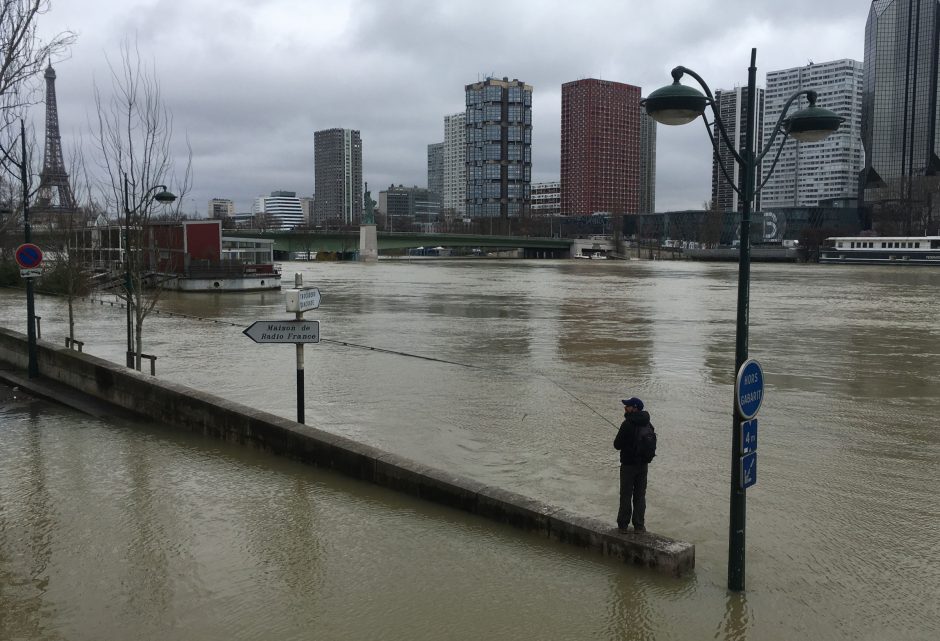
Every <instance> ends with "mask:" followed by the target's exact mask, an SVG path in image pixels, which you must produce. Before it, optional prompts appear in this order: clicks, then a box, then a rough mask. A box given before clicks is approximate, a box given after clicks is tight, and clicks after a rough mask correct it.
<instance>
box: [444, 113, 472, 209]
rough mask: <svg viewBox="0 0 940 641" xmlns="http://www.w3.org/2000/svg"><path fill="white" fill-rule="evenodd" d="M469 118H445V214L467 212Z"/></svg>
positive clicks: (461, 114) (464, 115) (464, 116)
mask: <svg viewBox="0 0 940 641" xmlns="http://www.w3.org/2000/svg"><path fill="white" fill-rule="evenodd" d="M466 119H467V116H466V114H465V113H459V114H453V115H451V116H444V193H443V194H441V201H442V202H441V207H442V208H443V211H444V212H445V213H449V212H453V213H454V214H456V215H458V216H463V215H464V214H465V213H466V211H467V205H466V200H467V128H466Z"/></svg>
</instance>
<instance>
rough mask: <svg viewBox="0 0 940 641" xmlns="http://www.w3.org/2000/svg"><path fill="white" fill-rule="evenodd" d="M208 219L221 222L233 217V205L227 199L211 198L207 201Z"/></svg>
mask: <svg viewBox="0 0 940 641" xmlns="http://www.w3.org/2000/svg"><path fill="white" fill-rule="evenodd" d="M207 213H208V218H214V219H216V220H222V219H223V218H231V217H232V216H234V215H235V203H234V202H233V201H232V200H229V199H228V198H211V199H210V200H209V209H208V210H207Z"/></svg>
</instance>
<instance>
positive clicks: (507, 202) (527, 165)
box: [466, 78, 532, 218]
mask: <svg viewBox="0 0 940 641" xmlns="http://www.w3.org/2000/svg"><path fill="white" fill-rule="evenodd" d="M466 97H467V111H466V134H467V139H466V167H467V192H466V214H467V215H468V216H469V217H471V218H514V217H518V216H525V215H528V213H529V207H530V198H531V193H530V184H531V180H532V87H531V86H529V85H527V84H525V83H524V82H521V81H519V80H515V79H514V80H509V79H508V78H503V79H502V80H497V79H495V78H487V79H486V80H484V81H483V82H477V83H474V84H472V85H467V86H466Z"/></svg>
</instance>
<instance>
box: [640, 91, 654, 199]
mask: <svg viewBox="0 0 940 641" xmlns="http://www.w3.org/2000/svg"><path fill="white" fill-rule="evenodd" d="M655 211H656V121H655V120H653V119H652V118H651V117H650V115H649V114H648V113H646V109H644V108H643V107H640V213H641V214H652V213H653V212H655Z"/></svg>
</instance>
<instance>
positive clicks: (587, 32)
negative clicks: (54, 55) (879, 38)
mask: <svg viewBox="0 0 940 641" xmlns="http://www.w3.org/2000/svg"><path fill="white" fill-rule="evenodd" d="M81 4H84V3H67V2H65V0H54V2H53V8H52V11H51V12H50V13H49V14H47V15H46V16H44V17H43V20H42V29H43V31H44V32H46V33H53V32H57V31H60V30H62V29H72V30H74V31H76V32H77V33H78V35H79V39H78V42H77V44H76V45H75V46H74V47H73V49H72V51H71V54H70V57H69V58H68V59H66V60H62V61H59V62H57V63H56V71H57V73H58V81H57V85H56V88H57V94H58V105H59V116H60V126H61V129H62V133H63V144H64V145H65V146H66V148H68V146H69V145H74V144H77V142H76V141H77V140H78V138H79V134H80V133H82V132H84V134H83V139H84V141H85V144H86V145H87V144H88V142H89V140H90V135H89V134H88V133H87V130H88V123H89V121H90V120H93V119H94V103H93V83H94V81H95V79H97V82H98V84H99V86H101V87H102V88H104V87H105V85H106V84H107V82H106V81H107V73H108V72H107V63H106V59H105V56H106V55H108V56H110V57H111V58H112V59H113V58H115V57H116V56H117V51H118V45H119V43H120V42H121V40H122V39H123V38H125V37H131V38H133V37H136V38H137V40H138V43H139V46H140V49H141V52H142V55H143V56H144V57H145V58H146V59H149V60H152V61H153V62H154V65H155V67H156V69H157V73H158V74H159V77H160V80H161V83H162V88H163V95H164V99H165V101H166V103H167V104H168V106H169V107H170V108H171V109H172V111H173V114H174V122H175V131H176V134H177V143H178V149H179V150H180V152H181V153H182V152H183V151H184V150H185V137H187V136H188V138H189V141H190V144H191V145H192V149H193V164H194V172H195V186H194V190H193V194H192V203H191V204H187V205H186V209H187V210H192V208H193V207H195V208H197V209H198V210H199V211H200V212H204V211H205V207H206V201H207V200H208V199H209V198H211V197H230V198H233V199H234V200H235V201H236V204H237V206H238V208H239V209H240V210H245V209H247V208H248V207H250V203H251V200H252V199H253V198H254V197H256V196H259V195H262V194H266V193H268V192H270V191H272V190H274V189H290V190H295V191H297V192H298V193H300V194H310V193H312V192H313V170H314V168H313V132H314V131H316V130H318V129H324V128H328V127H350V128H355V129H360V130H361V131H362V138H363V156H364V174H365V180H367V181H368V182H369V184H370V189H372V191H373V194H375V193H376V192H377V191H378V190H379V189H382V188H384V187H386V186H387V185H389V184H391V183H396V184H397V183H404V184H418V185H423V184H424V183H425V182H426V165H425V162H426V147H427V145H428V144H429V143H432V142H438V141H440V140H442V139H443V117H444V115H445V114H450V113H455V112H457V111H461V110H462V109H463V87H464V85H465V84H467V83H470V82H475V81H476V80H478V79H480V78H483V77H485V75H487V74H494V75H496V76H500V77H501V76H509V77H511V78H518V79H520V80H524V81H526V82H528V83H529V84H531V85H533V86H534V89H535V91H534V97H533V177H534V179H536V180H549V179H557V177H558V172H559V147H560V140H559V138H560V110H561V105H560V87H561V84H562V83H564V82H567V81H569V80H574V79H578V78H586V77H602V78H606V79H610V80H617V81H621V82H628V83H631V84H635V85H639V86H641V87H643V90H644V93H648V92H649V91H651V90H653V89H656V88H658V87H660V86H662V85H664V84H667V83H668V82H669V80H670V78H669V70H670V69H671V68H672V67H673V66H675V65H677V64H684V65H686V66H689V67H692V68H694V69H696V71H698V72H699V73H700V74H701V75H702V76H703V77H705V78H706V79H707V80H708V82H709V83H710V84H711V86H712V88H713V89H715V88H725V87H733V86H735V85H739V84H744V83H745V82H746V79H747V66H748V61H749V52H750V47H752V46H756V47H758V66H759V76H758V79H759V80H758V81H759V82H761V83H762V82H763V74H764V73H765V72H766V71H768V70H773V69H781V68H787V67H794V66H799V65H803V64H806V62H807V61H808V60H811V59H812V60H815V61H817V62H821V61H824V60H832V59H836V58H855V59H861V56H862V47H863V37H864V25H865V19H866V17H867V12H868V5H867V4H862V3H858V2H852V1H850V0H833V1H831V2H827V3H820V2H809V1H808V0H793V1H791V2H787V3H777V2H769V1H754V0H751V1H749V2H746V1H738V0H735V1H727V0H725V1H721V2H719V1H717V0H710V1H700V2H690V1H686V0H684V1H679V0H660V1H658V2H656V3H640V2H637V1H636V0H631V1H627V2H622V1H621V2H602V1H597V0H585V1H582V2H580V3H571V2H560V1H555V0H550V1H547V2H546V1H542V2H535V1H528V0H502V1H495V2H494V1H490V0H478V1H477V2H473V3H463V2H455V1H450V0H438V1H437V2H433V1H425V0H410V1H409V0H399V1H391V0H344V1H340V0H334V1H325V0H314V1H308V2H301V1H298V0H294V1H290V0H215V1H213V2H209V0H188V2H186V3H181V2H174V1H171V0H149V1H147V0H136V1H135V0H127V1H124V2H120V1H118V0H98V2H96V3H95V4H94V6H93V8H91V7H89V6H87V5H86V6H79V5H81ZM651 5H652V6H651ZM801 16H812V21H813V22H812V24H810V22H809V20H807V19H804V18H802V17H801ZM33 117H34V119H35V120H36V122H37V125H38V126H39V127H40V128H41V123H42V110H41V106H40V107H39V108H37V110H36V111H35V113H34V114H33ZM710 154H711V149H710V146H709V143H708V140H707V138H706V136H705V133H704V131H703V128H702V127H701V126H700V125H697V126H694V127H683V128H667V127H660V130H659V140H658V169H657V205H658V208H659V209H660V210H665V209H678V208H686V207H699V206H701V203H702V202H703V201H704V200H706V199H707V198H708V197H709V192H710V180H711V157H710Z"/></svg>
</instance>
